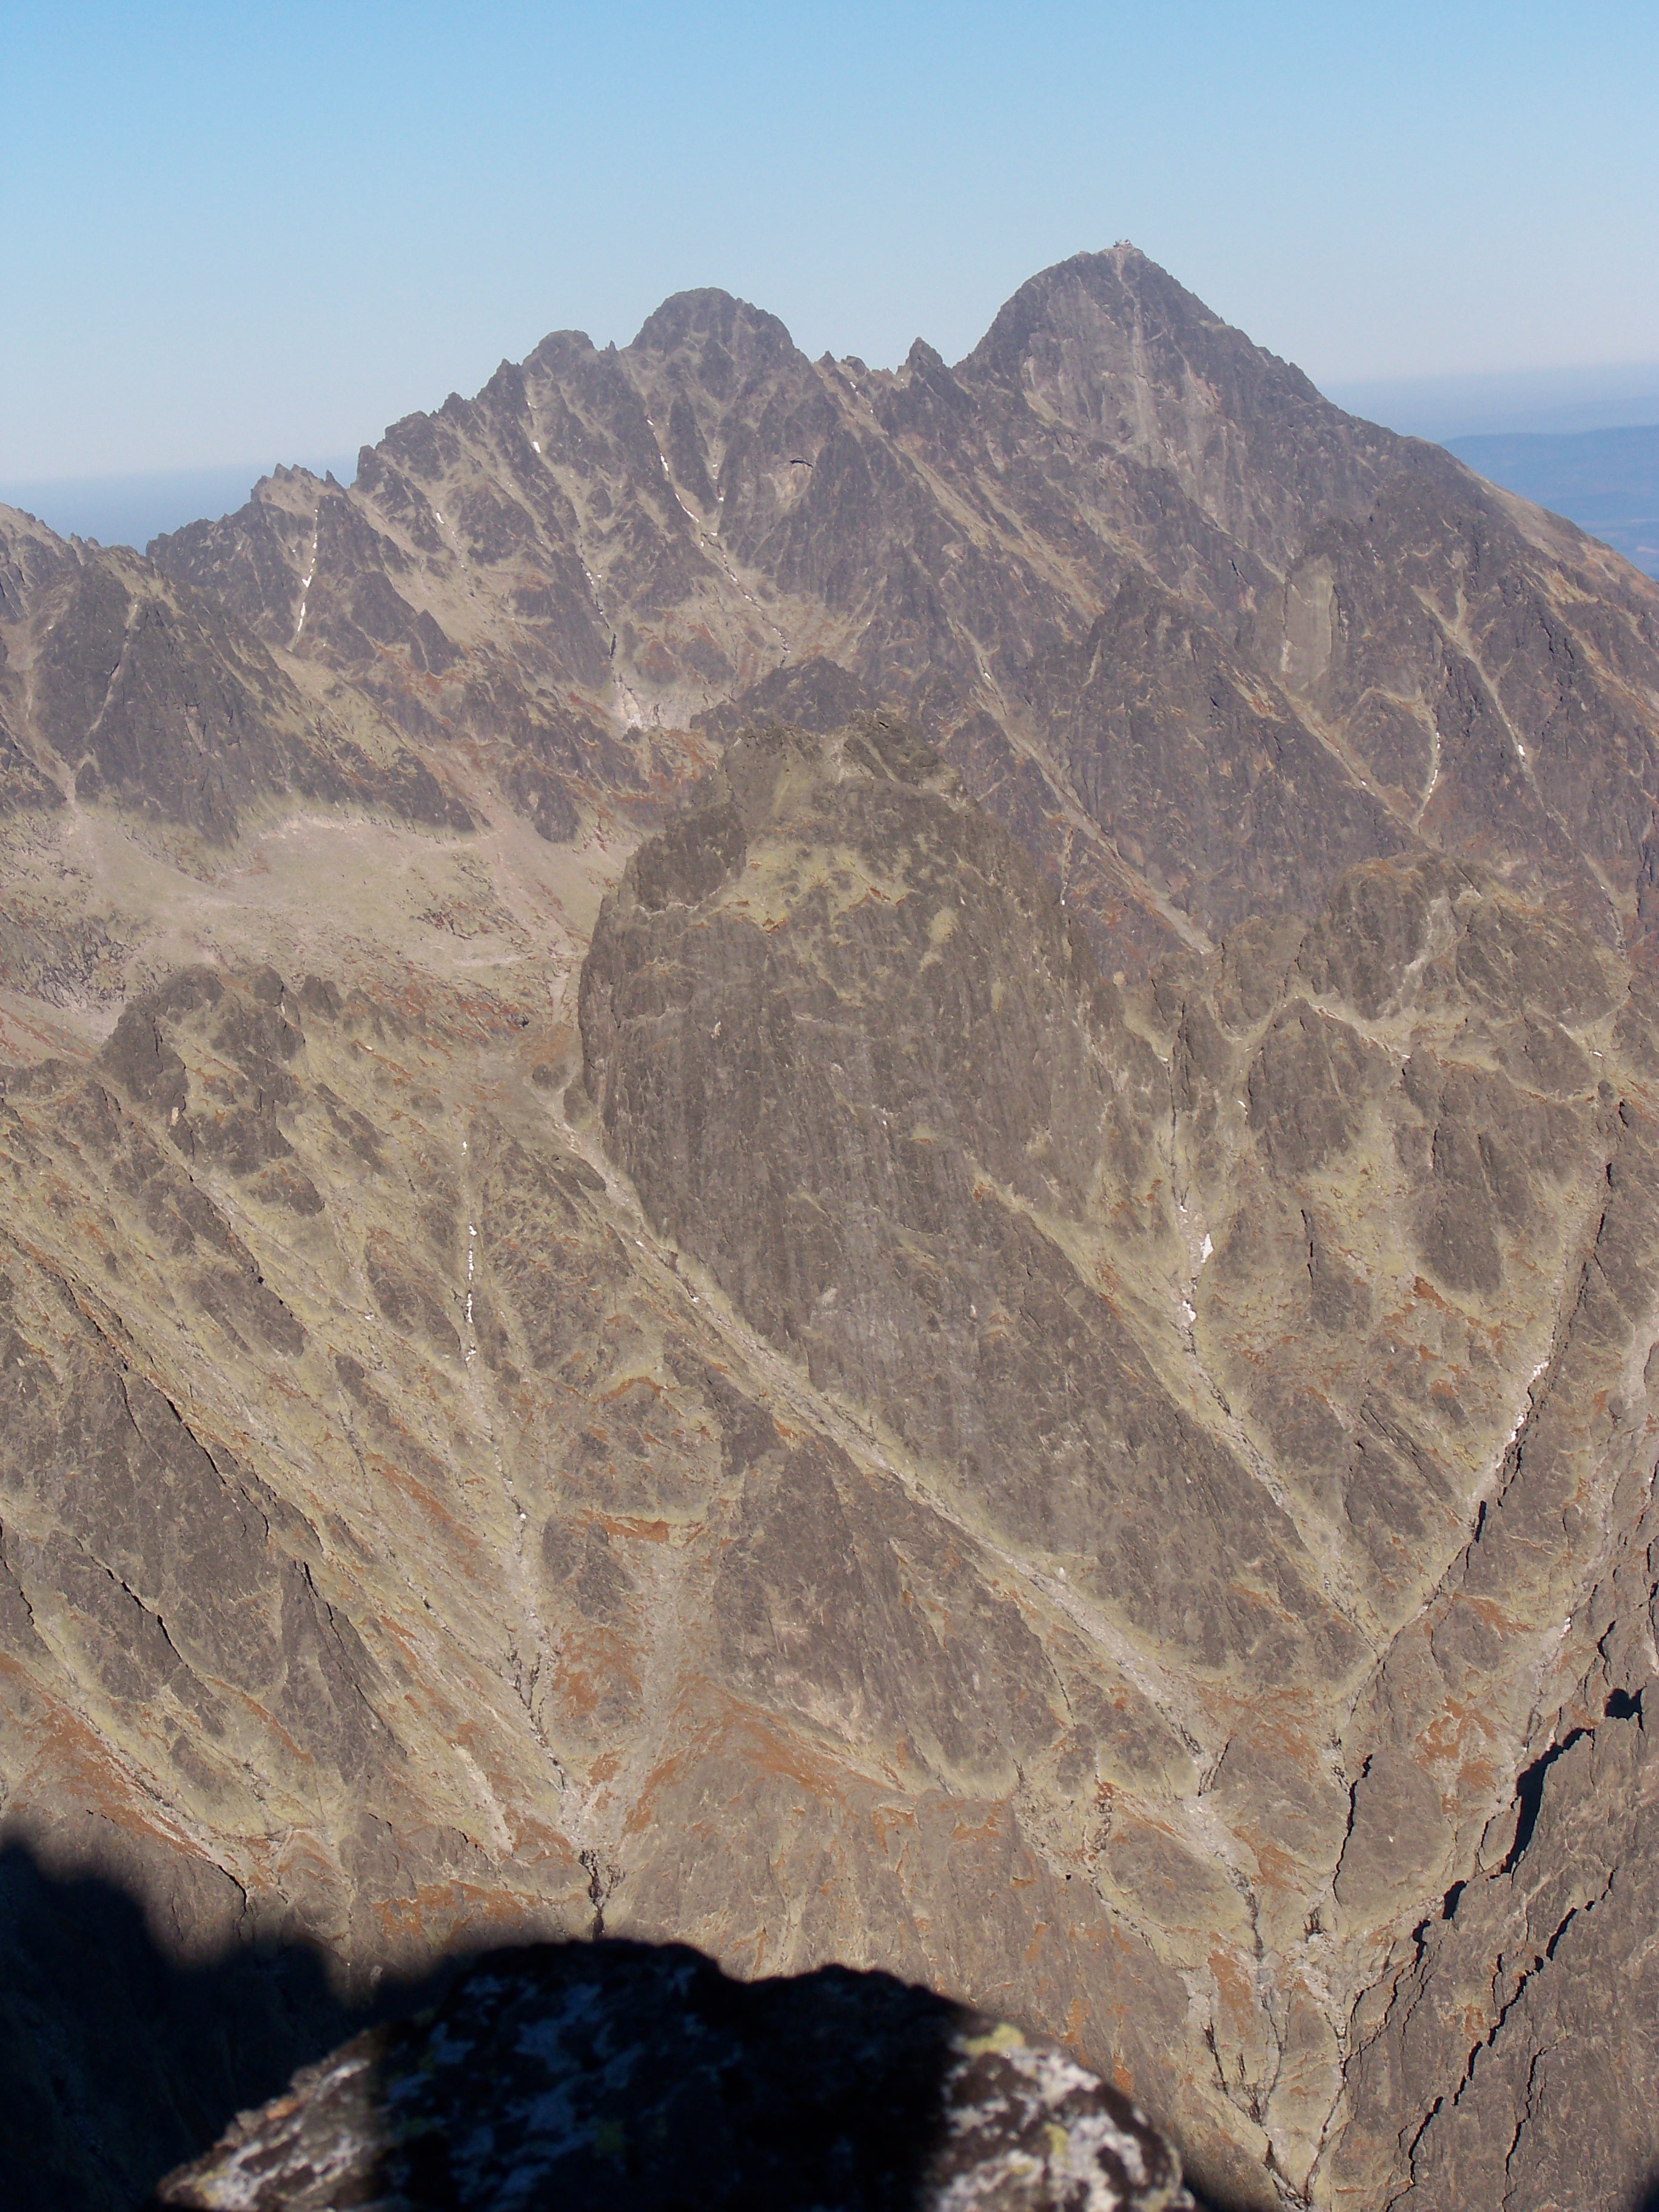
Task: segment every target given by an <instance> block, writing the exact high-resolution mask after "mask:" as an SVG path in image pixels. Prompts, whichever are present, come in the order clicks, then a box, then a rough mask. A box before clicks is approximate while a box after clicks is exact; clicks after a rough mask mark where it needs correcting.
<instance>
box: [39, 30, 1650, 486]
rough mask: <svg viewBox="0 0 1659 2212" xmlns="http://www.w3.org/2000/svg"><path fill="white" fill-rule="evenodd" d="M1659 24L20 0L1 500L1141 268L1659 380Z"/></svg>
mask: <svg viewBox="0 0 1659 2212" xmlns="http://www.w3.org/2000/svg"><path fill="white" fill-rule="evenodd" d="M1656 86H1659V7H1656V6H1655V5H1653V4H1652V0H1641V4H1629V0H1618V4H1597V0H1576V4H1574V5H1572V6H1571V7H1566V6H1563V5H1561V4H1559V0H1557V4H1555V5H1553V6H1551V7H1544V6H1539V5H1534V4H1532V0H1507V4H1504V5H1501V6H1500V5H1486V4H1464V5H1460V4H1458V0H1440V4H1438V5H1435V6H1426V5H1419V4H1417V0H1393V4H1388V5H1385V4H1382V0H1376V4H1366V5H1364V6H1356V5H1349V4H1344V0H1321V4H1318V5H1302V4H1286V5H1278V6H1275V5H1269V4H1261V5H1255V6H1243V5H1215V4H1204V3H1203V0H1158V4H1156V5H1154V4H1152V0H1146V4H1142V5H1136V6H1133V7H1127V6H1119V5H1113V4H1104V5H1095V6H1089V7H1085V6H1077V5H1044V4H1041V0H1034V4H1027V5H1025V6H1022V7H1019V8H1014V7H1009V6H1002V5H982V4H975V0H957V4H956V5H953V6H951V7H948V8H946V7H941V6H934V5H915V4H911V5H907V4H904V0H890V4H887V5H885V6H880V7H877V6H866V5H852V4H835V3H834V0H829V3H827V4H821V5H817V6H798V7H794V8H789V7H785V6H780V5H777V4H772V5H768V6H750V5H745V4H731V3H730V0H728V4H719V5H698V4H696V0H685V4H682V5H679V6H678V7H666V6H659V5H653V4H647V3H646V0H611V4H609V5H598V4H590V5H588V6H586V7H583V8H580V9H579V8H575V7H570V6H566V5H563V4H528V0H469V4H466V5H465V6H462V5H455V4H436V0H399V4H398V5H396V6H392V5H386V4H381V3H380V0H331V4H327V5H318V4H313V0H264V4H263V5H260V6H258V7H255V6H252V5H245V4H238V3H237V0H216V4H212V5H206V4H199V0H198V3H197V4H169V0H150V4H148V5H144V6H137V5H133V4H103V5H99V4H91V0H58V4H57V5H55V6H52V7H47V6H46V5H44V4H41V0H0V143H3V147H4V149H5V163H4V172H5V176H6V200H7V213H6V217H5V240H6V244H5V261H6V274H5V280H4V284H3V292H0V477H3V478H12V479H15V478H36V479H38V478H42V477H52V476H76V475H87V476H94V475H100V474H107V473H111V472H113V471H125V470H133V471H137V470H145V469H154V470H159V469H178V468H183V467H189V466H195V467H206V466H209V465H213V464H216V463H220V462H230V461H241V460H244V459H254V460H261V461H264V460H275V459H280V458H289V457H305V456H310V455H315V454H329V455H332V454H334V453H342V452H349V451H351V450H353V449H354V448H355V447H356V445H357V444H358V443H359V442H360V441H363V440H368V439H373V438H374V437H376V436H378V435H379V434H380V430H381V428H383V426H384V425H385V424H386V422H389V421H391V420H392V419H394V418H395V417H396V416H398V415H400V414H403V413H404V412H406V411H407V410H410V409H411V408H415V407H428V406H433V405H435V404H438V403H439V402H441V400H442V398H443V397H444V395H445V394H446V393H447V392H448V391H450V390H451V389H452V388H456V389H460V390H463V391H470V390H473V389H476V387H477V386H478V384H480V383H481V382H482V381H483V379H484V378H485V377H487V376H488V375H489V373H490V371H491V370H492V369H493V368H494V367H495V363H496V362H497V361H499V360H500V359H501V358H502V357H503V356H512V357H517V356H521V355H522V354H524V353H525V352H526V350H527V349H529V348H530V347H531V346H532V345H533V344H534V343H535V342H536V340H537V339H538V337H541V336H542V335H543V334H544V332H545V331H548V330H550V329H552V328H556V327H559V326H562V325H574V326H576V327H579V328H584V329H586V330H587V331H590V332H591V334H592V336H593V337H595V338H596V339H598V340H599V341H600V342H604V341H605V340H606V339H610V338H615V339H617V340H618V341H619V342H622V341H625V340H626V339H627V338H628V337H630V336H631V335H632V333H633V331H634V330H635V328H636V327H637V325H639V323H640V322H641V319H643V317H644V316H645V314H646V313H647V312H648V311H649V310H650V309H651V308H652V307H653V306H654V305H655V304H656V303H657V301H659V299H661V298H662V297H663V296H664V295H665V294H666V293H668V292H671V291H674V290H678V289H681V288H683V287H684V286H688V285H693V284H702V283H717V284H722V285H725V286H726V287H727V288H728V289H731V290H733V291H736V292H739V293H741V294H743V295H745V296H747V297H749V298H751V299H754V300H757V301H759V302H761V303H762V304H763V305H765V306H767V307H771V308H773V309H774V310H775V312H776V313H779V314H781V316H782V317H783V318H784V319H785V321H786V322H787V323H788V324H789V325H790V327H791V329H792V330H793V332H794V334H795V336H796V337H797V339H798V340H799V343H802V344H803V345H805V347H806V348H807V349H808V350H809V351H811V352H813V353H817V352H818V351H821V350H822V349H824V348H825V347H829V348H830V349H833V350H834V351H836V352H837V353H848V352H851V353H858V354H860V355H862V356H864V357H865V358H866V360H868V361H870V362H872V363H878V364H879V363H890V362H894V361H896V360H897V359H899V358H900V357H902V354H903V353H904V351H905V349H907V348H908V344H909V342H910V340H911V338H912V337H915V336H916V335H917V334H918V333H921V335H923V336H925V337H927V338H928V339H929V340H930V341H931V342H932V343H933V344H935V345H937V346H938V347H939V349H940V350H941V351H942V352H944V353H945V355H946V356H947V357H949V358H952V359H954V358H956V357H957V356H959V355H961V354H962V353H963V352H964V351H966V350H967V349H968V348H969V346H970V345H971V344H972V343H974V341H975V339H976V338H977V337H978V336H979V335H980V333H981V331H982V330H983V329H984V327H985V325H986V324H987V322H988V320H989V319H990V317H991V315H992V314H993V313H994V311H995V309H996V307H998V305H999V304H1000V302H1001V301H1002V300H1003V299H1004V298H1006V296H1007V295H1008V294H1009V293H1010V292H1011V291H1012V289H1014V288H1015V286H1016V285H1017V284H1018V283H1019V282H1020V281H1021V280H1022V279H1023V278H1024V277H1025V276H1028V275H1030V273H1031V272H1032V271H1033V270H1036V269H1038V268H1041V267H1042V266H1044V265H1045V264H1048V263H1049V262H1051V261H1054V260H1057V259H1059V258H1062V257H1063V256H1064V255H1066V254H1067V253H1071V252H1075V251H1077V250H1078V249H1079V247H1083V246H1103V245H1108V244H1109V243H1110V242H1111V241H1112V240H1115V239H1117V238H1121V237H1129V238H1133V240H1135V241H1136V243H1137V244H1139V245H1140V246H1143V247H1145V249H1146V251H1147V252H1149V253H1151V254H1152V255H1153V256H1154V258H1157V259H1158V260H1160V261H1162V262H1163V263H1164V264H1165V265H1166V266H1167V267H1168V268H1170V270H1173V271H1174V273H1175V274H1176V276H1179V277H1180V278H1181V279H1182V282H1184V283H1187V284H1188V285H1190V286H1191V287H1192V288H1193V289H1194V290H1195V291H1197V292H1199V293H1200V294H1201V295H1203V296H1204V297H1205V298H1206V299H1207V300H1208V301H1210V302H1211V304H1212V306H1213V307H1216V308H1218V310H1219V311H1220V312H1221V313H1224V314H1225V315H1226V316H1227V317H1228V318H1229V319H1231V320H1233V321H1236V322H1238V323H1241V324H1242V325H1243V326H1244V327H1245V328H1246V329H1248V330H1249V331H1250V332H1251V334H1252V335H1253V336H1254V337H1257V338H1259V339H1260V340H1261V342H1262V343H1266V344H1268V345H1271V346H1272V347H1273V349H1274V350H1276V351H1278V352H1280V353H1284V354H1286V355H1288V356H1291V357H1292V358H1294V359H1296V360H1298V361H1300V362H1302V364H1303V365H1304V367H1305V368H1308V369H1309V371H1310V374H1313V375H1314V376H1315V377H1316V379H1317V380H1321V381H1322V382H1331V383H1337V384H1340V383H1343V382H1345V381H1346V382H1349V383H1352V382H1354V381H1356V380H1379V379H1385V378H1389V377H1400V376H1408V375H1429V374H1437V375H1450V374H1459V373H1466V372H1473V371H1482V370H1499V369H1502V370H1514V369H1522V368H1553V367H1560V366H1571V365H1572V364H1575V363H1601V362H1659V282H1656V278H1659V128H1656V119H1659V111H1656Z"/></svg>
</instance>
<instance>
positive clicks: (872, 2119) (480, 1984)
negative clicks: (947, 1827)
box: [153, 1943, 1193, 2212]
mask: <svg viewBox="0 0 1659 2212" xmlns="http://www.w3.org/2000/svg"><path fill="white" fill-rule="evenodd" d="M153 2204H154V2206H155V2208H157V2212H159V2208H160V2207H162V2206H174V2207H180V2208H184V2207H191V2206H195V2207H199V2208H204V2209H205V2208H208V2207H211V2208H213V2212H333V2208H335V2207H337V2206H339V2205H343V2204H354V2205H362V2206H365V2207H369V2206H381V2207H384V2208H386V2212H394V2208H395V2212H505V2208H506V2207H507V2206H509V2205H541V2204H546V2205H553V2204H570V2205H576V2204H580V2205H583V2206H589V2207H592V2208H593V2212H600V2208H604V2207H614V2208H615V2212H657V2208H659V2207H660V2208H662V2212H668V2208H670V2207H673V2206H683V2205H693V2204H695V2205H696V2206H698V2207H700V2208H708V2212H717V2209H718V2208H720V2207H722V2206H730V2207H732V2208H733V2212H736V2208H738V2207H746V2206H751V2205H760V2204H764V2205H767V2206H769V2207H773V2208H775V2212H796V2208H799V2212H808V2208H816V2212H885V2208H892V2212H898V2208H900V2207H903V2208H906V2212H970V2208H974V2212H979V2208H982V2212H1183V2208H1185V2212H1192V2204H1193V2200H1192V2198H1191V2197H1189V2196H1188V2193H1187V2191H1186V2190H1185V2189H1183V2188H1182V2185H1181V2165H1180V2161H1179V2160H1178V2159H1177V2158H1176V2154H1175V2153H1174V2151H1173V2150H1172V2149H1171V2148H1170V2145H1169V2144H1168V2143H1167V2142H1165V2141H1164V2138H1163V2137H1162V2136H1160V2135H1159V2134H1158V2130H1156V2129H1155V2128H1153V2127H1152V2125H1151V2124H1149V2123H1148V2122H1147V2120H1146V2118H1145V2117H1144V2115H1142V2114H1141V2113H1139V2112H1136V2110H1135V2109H1134V2107H1133V2105H1131V2104H1130V2102H1129V2100H1127V2098H1126V2097H1123V2096H1121V2095H1120V2094H1119V2093H1118V2092H1117V2091H1116V2090H1115V2089H1113V2088H1112V2087H1110V2086H1109V2084H1108V2083H1106V2082H1104V2081H1099V2080H1097V2078H1096V2077H1095V2076H1093V2075H1091V2074H1089V2073H1088V2072H1086V2071H1085V2069H1084V2068H1082V2067H1081V2066H1079V2064H1078V2063H1077V2061H1076V2060H1075V2059H1074V2058H1073V2057H1071V2055H1070V2054H1069V2053H1068V2052H1067V2051H1063V2050H1061V2049H1060V2048H1059V2047H1058V2046H1056V2045H1054V2044H1048V2043H1044V2042H1042V2040H1040V2039H1033V2038H1030V2037H1028V2036H1026V2035H1024V2034H1022V2033H1021V2032H1020V2031H1019V2030H1018V2028H1015V2027H1009V2026H1008V2025H1007V2024H1006V2023H1005V2022H999V2021H992V2020H987V2019H986V2018H985V2017H984V2016H983V2015H980V2014H976V2013H973V2012H970V2011H967V2010H965V2009H964V2008H963V2007H962V2006H960V2005H953V2004H948V2003H946V2002H944V2001H943V2000H942V1999H940V1998H939V1997H936V1996H932V1995H930V1994H929V1993H928V1992H927V1990H916V1989H907V1988H905V1987H904V1986H903V1984H901V1983H897V1982H895V1981H893V1980H892V1979H890V1978H889V1977H888V1976H886V1975H884V1974H854V1973H848V1972H846V1971H845V1970H844V1969H842V1968H839V1967H833V1966H831V1967H825V1968H823V1969H821V1970H820V1971H819V1972H817V1973H816V1974H811V1975H806V1976H803V1977H801V1978H799V1979H797V1980H793V1981H762V1982H748V1983H742V1982H731V1981H728V1980H726V1978H725V1976H723V1975H722V1974H721V1973H720V1972H719V1970H718V1969H717V1968H716V1967H714V1966H711V1965H710V1963H709V1962H708V1960H706V1959H702V1958H700V1957H699V1956H698V1955H697V1954H696V1952H693V1951H687V1950H685V1949H684V1948H667V1949H664V1950H653V1949H650V1948H647V1947H645V1946H643V1945H641V1944H635V1943H604V1944H593V1945H567V1946H564V1947H562V1948H551V1947H544V1948H539V1949H536V1950H526V1951H517V1952H507V1953H504V1954H499V1955H498V1956H496V1957H494V1958H491V1959H488V1960H484V1961H483V1962H482V1963H481V1964H480V1965H478V1966H474V1967H473V1968H472V1969H471V1971H470V1972H468V1973H466V1974H465V1975H464V1976H463V1977H462V1978H461V1979H460V1980H459V1982H457V1983H456V1984H455V1985H454V1986H453V1988H452V1989H451V1990H449V1992H448V1993H447V1995H446V1996H445V1997H444V1998H443V1999H442V2001H441V2002H440V2003H439V2004H438V2005H437V2006H436V2007H435V2008H432V2009H430V2010H428V2011H427V2012H424V2013H422V2014H420V2015H417V2016H416V2018H415V2019H413V2020H410V2021H401V2022H398V2023H396V2024H394V2025H392V2026H390V2027H380V2028H376V2029H373V2030H371V2031H369V2032H368V2033H366V2034H364V2035H362V2036H360V2037H359V2038H357V2039H356V2041H354V2042H351V2043H349V2044H347V2045H344V2047H343V2049H341V2050H339V2051H336V2052H335V2053H334V2054H333V2055H332V2057H329V2058H327V2059H325V2060H324V2061H323V2062H322V2063H321V2064H319V2065H318V2066H315V2067H313V2068H310V2069H307V2071H306V2072H304V2073H302V2074H301V2075H297V2076H296V2078H295V2081H294V2084H293V2086H292V2087H291V2089H290V2090H289V2093H288V2094H287V2095H286V2096H283V2097H280V2098H278V2099H277V2100H276V2101H275V2103H273V2104H271V2105H269V2106H266V2107H265V2109H264V2111H263V2112H250V2113H246V2114H244V2115H243V2116H242V2117H241V2118H240V2119H239V2120H238V2121H237V2123H236V2124H235V2126H234V2128H233V2129H232V2130H230V2132H229V2133H228V2135H227V2136H226V2137H225V2138H224V2140H223V2141H222V2142H221V2143H219V2144H218V2145H217V2146H216V2148H214V2149H213V2150H211V2151H210V2152H209V2153H208V2154H206V2155H205V2156H204V2157H203V2158H201V2159H199V2160H197V2161H196V2162H195V2163H194V2164H193V2165H191V2166H187V2167H185V2168H183V2169H182V2170H181V2171H180V2172H177V2173H174V2174H172V2175H169V2177H168V2178H167V2180H166V2181H164V2182H163V2183H162V2185H161V2188H160V2189H159V2191H157V2192H156V2195H155V2198H154V2200H153Z"/></svg>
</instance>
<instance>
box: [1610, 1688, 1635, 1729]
mask: <svg viewBox="0 0 1659 2212" xmlns="http://www.w3.org/2000/svg"><path fill="white" fill-rule="evenodd" d="M1605 1710H1606V1713H1607V1718H1608V1719H1609V1720H1610V1721H1639V1720H1640V1719H1641V1717H1642V1692H1641V1691H1640V1690H1638V1692H1636V1694H1635V1696H1634V1697H1632V1695H1631V1693H1630V1692H1629V1691H1628V1690H1613V1691H1612V1692H1609V1694H1608V1697H1607V1705H1606V1708H1605Z"/></svg>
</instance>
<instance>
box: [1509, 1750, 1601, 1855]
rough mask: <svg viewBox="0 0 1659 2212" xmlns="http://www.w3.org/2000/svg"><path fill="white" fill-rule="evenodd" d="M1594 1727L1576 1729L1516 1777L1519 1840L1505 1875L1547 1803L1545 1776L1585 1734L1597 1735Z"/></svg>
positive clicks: (1534, 1828)
mask: <svg viewBox="0 0 1659 2212" xmlns="http://www.w3.org/2000/svg"><path fill="white" fill-rule="evenodd" d="M1594 1734H1595V1730H1594V1729H1582V1728H1576V1729H1573V1730H1572V1731H1571V1734H1569V1735H1565V1736H1563V1737H1562V1739H1561V1741H1560V1742H1559V1743H1553V1744H1552V1745H1551V1746H1550V1747H1549V1749H1548V1750H1547V1752H1544V1753H1542V1754H1541V1756H1540V1757H1539V1758H1537V1759H1534V1761H1533V1763H1532V1765H1530V1766H1528V1767H1527V1768H1525V1769H1524V1770H1523V1771H1522V1773H1520V1774H1519V1775H1517V1776H1516V1783H1515V1802H1516V1806H1517V1807H1518V1808H1519V1810H1518V1813H1517V1815H1516V1823H1515V1841H1514V1842H1513V1843H1512V1844H1510V1851H1509V1857H1507V1858H1506V1859H1505V1860H1504V1863H1503V1865H1502V1867H1501V1868H1500V1869H1498V1871H1499V1872H1500V1873H1501V1874H1513V1873H1514V1872H1515V1869H1516V1865H1517V1863H1519V1861H1520V1858H1521V1855H1522V1852H1523V1851H1524V1850H1526V1848H1527V1845H1528V1844H1529V1843H1530V1842H1531V1841H1532V1839H1533V1835H1534V1831H1535V1830H1536V1828H1537V1826H1538V1815H1539V1814H1540V1812H1541V1810H1542V1809H1543V1804H1544V1778H1545V1777H1546V1775H1547V1774H1548V1772H1549V1771H1550V1769H1551V1767H1552V1766H1553V1765H1554V1764H1555V1762H1556V1760H1557V1759H1559V1758H1560V1756H1561V1754H1562V1753H1563V1752H1566V1751H1571V1749H1572V1747H1573V1746H1574V1744H1576V1743H1577V1741H1578V1740H1579V1738H1580V1737H1581V1736H1585V1735H1594Z"/></svg>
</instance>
